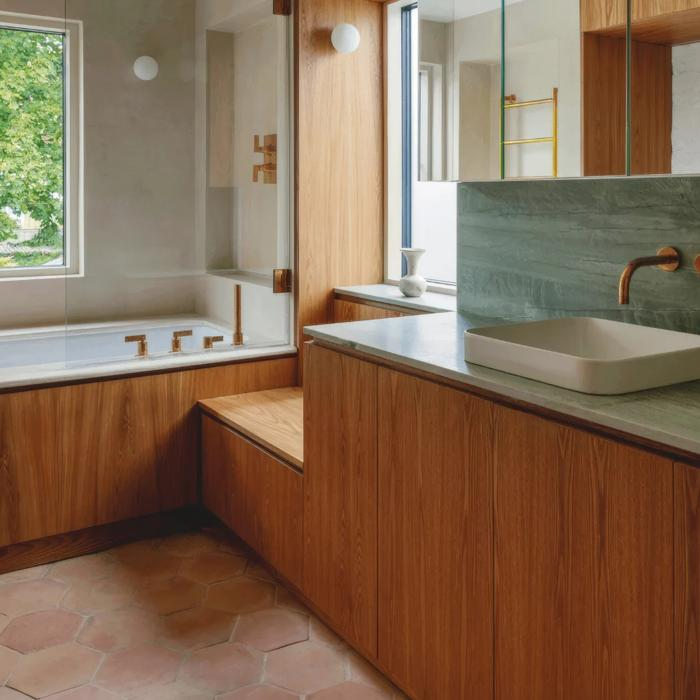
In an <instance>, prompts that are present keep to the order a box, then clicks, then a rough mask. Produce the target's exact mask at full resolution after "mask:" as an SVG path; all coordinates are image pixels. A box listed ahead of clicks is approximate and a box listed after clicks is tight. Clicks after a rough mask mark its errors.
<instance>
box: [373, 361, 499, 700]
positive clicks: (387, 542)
mask: <svg viewBox="0 0 700 700" xmlns="http://www.w3.org/2000/svg"><path fill="white" fill-rule="evenodd" d="M493 409H494V407H493V405H492V404H491V403H489V402H488V401H483V400H481V399H478V398H475V397H473V396H470V395H469V394H465V393H464V392H461V391H456V390H454V389H448V388H445V387H442V386H440V385H438V384H433V383H431V382H426V381H422V380H420V379H416V378H414V377H409V376H407V375H405V374H401V373H399V372H394V371H390V370H385V369H380V370H379V433H378V443H379V661H380V662H381V663H382V665H383V666H384V667H386V668H387V669H388V670H389V671H390V672H391V673H392V675H393V676H394V677H395V678H398V679H400V680H401V681H402V682H403V684H404V687H405V688H406V689H407V690H409V691H410V692H411V694H412V695H413V696H414V697H416V698H425V699H426V700H427V699H428V698H434V699H435V700H443V699H447V698H450V699H451V700H456V699H457V698H480V699H483V698H488V697H490V696H491V690H492V685H493V662H492V658H493V638H494V635H493V556H492V519H493V505H492V503H493V499H492V483H493V459H492V443H493V427H494V420H493V419H494V410H493Z"/></svg>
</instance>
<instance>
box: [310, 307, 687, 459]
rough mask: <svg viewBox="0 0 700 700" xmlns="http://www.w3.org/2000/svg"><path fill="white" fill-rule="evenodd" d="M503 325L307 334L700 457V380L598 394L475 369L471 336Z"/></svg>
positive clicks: (393, 325) (431, 322) (357, 327)
mask: <svg viewBox="0 0 700 700" xmlns="http://www.w3.org/2000/svg"><path fill="white" fill-rule="evenodd" d="M497 322H498V321H494V320H493V319H479V318H474V317H468V316H466V315H464V314H459V313H434V314H428V315H420V316H407V317H403V318H392V319H382V320H378V321H356V322H353V323H336V324H331V325H323V326H310V327H307V328H306V329H305V333H306V334H307V335H309V336H311V337H312V338H316V339H318V340H321V341H324V342H327V343H333V344H336V345H339V346H342V347H346V348H349V349H352V350H355V351H357V352H360V353H364V354H366V355H368V356H371V357H376V358H380V359H385V360H390V361H391V362H394V363H396V364H398V365H405V366H406V367H413V368H415V369H419V370H422V371H424V372H428V373H431V374H434V375H437V376H441V377H445V378H447V379H451V380H454V381H458V382H461V383H463V384H464V385H465V386H472V387H475V388H478V389H483V390H486V391H489V392H492V393H494V394H500V395H502V396H504V397H507V398H510V399H513V400H516V401H523V402H526V403H529V404H532V405H534V406H539V407H542V408H545V409H548V410H551V411H556V412H557V413H560V414H564V415H566V416H572V417H574V418H578V419H581V420H584V421H587V422H590V423H594V424H597V425H600V426H602V427H605V428H610V429H613V430H615V431H620V432H622V433H626V434H628V435H630V436H631V437H633V438H634V437H637V438H644V439H646V440H651V441H653V442H655V443H658V444H659V445H661V446H664V447H668V448H670V449H671V450H672V451H683V452H686V453H690V454H691V455H693V456H698V457H700V381H698V382H689V383H686V384H677V385H675V386H670V387H664V388H661V389H650V390H648V391H641V392H637V393H634V394H624V395H621V396H591V395H587V394H580V393H578V392H575V391H569V390H567V389H560V388H558V387H555V386H551V385H549V384H543V383H541V382H536V381H532V380H530V379H524V378H523V377H518V376H516V375H512V374H506V373H504V372H498V371H496V370H491V369H488V368H485V367H480V366H478V365H470V364H468V363H467V362H466V361H465V360H464V331H465V330H467V329H468V328H473V327H475V326H483V325H489V324H493V323H497ZM500 322H504V320H501V321H500Z"/></svg>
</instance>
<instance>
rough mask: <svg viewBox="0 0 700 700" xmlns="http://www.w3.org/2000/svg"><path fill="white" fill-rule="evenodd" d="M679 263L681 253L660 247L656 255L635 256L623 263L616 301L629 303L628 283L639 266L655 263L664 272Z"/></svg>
mask: <svg viewBox="0 0 700 700" xmlns="http://www.w3.org/2000/svg"><path fill="white" fill-rule="evenodd" d="M680 264H681V255H680V253H679V252H678V251H677V250H676V249H675V248H661V249H660V250H658V251H657V253H656V255H652V256H650V257H646V258H636V259H635V260H632V261H630V262H628V263H627V265H625V269H624V270H623V271H622V274H621V275H620V282H619V285H618V294H617V297H618V303H620V304H629V303H630V284H631V282H632V275H634V273H635V272H636V271H637V270H638V269H639V268H640V267H653V266H654V265H656V266H657V267H658V268H659V269H661V270H664V271H665V272H675V271H676V270H677V269H678V268H679V267H680Z"/></svg>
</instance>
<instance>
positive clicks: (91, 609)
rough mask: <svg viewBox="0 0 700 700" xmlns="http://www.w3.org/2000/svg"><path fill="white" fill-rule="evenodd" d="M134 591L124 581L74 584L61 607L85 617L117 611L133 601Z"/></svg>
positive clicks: (112, 580) (106, 580) (105, 580)
mask: <svg viewBox="0 0 700 700" xmlns="http://www.w3.org/2000/svg"><path fill="white" fill-rule="evenodd" d="M133 597H134V596H133V591H132V589H131V587H130V586H128V585H126V584H125V582H124V581H120V580H114V579H104V580H101V581H80V582H79V583H74V584H73V585H72V586H71V588H70V590H69V591H68V594H67V595H66V597H65V598H64V599H63V602H62V603H61V606H62V607H63V608H65V609H66V610H75V611H76V612H80V613H83V614H85V615H95V614H96V613H99V612H104V611H107V610H117V609H119V608H123V607H125V606H126V605H128V604H129V603H130V602H131V601H132V600H133Z"/></svg>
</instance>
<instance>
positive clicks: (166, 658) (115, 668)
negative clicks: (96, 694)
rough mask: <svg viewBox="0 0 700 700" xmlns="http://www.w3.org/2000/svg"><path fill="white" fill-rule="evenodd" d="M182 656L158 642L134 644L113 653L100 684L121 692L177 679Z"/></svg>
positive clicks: (103, 668)
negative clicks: (156, 643)
mask: <svg viewBox="0 0 700 700" xmlns="http://www.w3.org/2000/svg"><path fill="white" fill-rule="evenodd" d="M180 661H181V657H180V655H179V654H176V653H175V652H173V651H170V650H169V649H163V648H161V647H156V646H140V647H131V648H130V649H125V650H124V651H117V652H115V653H114V654H110V655H109V656H108V657H107V659H106V660H105V662H104V663H103V664H102V666H101V667H100V670H99V673H98V674H97V677H96V679H95V682H96V684H97V685H99V686H102V687H103V688H107V690H111V691H113V692H115V693H117V694H119V695H133V694H135V693H137V692H139V691H143V690H145V689H146V688H148V686H158V685H165V684H167V683H171V682H172V681H174V680H175V677H176V675H177V671H178V668H179V667H180Z"/></svg>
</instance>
